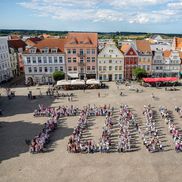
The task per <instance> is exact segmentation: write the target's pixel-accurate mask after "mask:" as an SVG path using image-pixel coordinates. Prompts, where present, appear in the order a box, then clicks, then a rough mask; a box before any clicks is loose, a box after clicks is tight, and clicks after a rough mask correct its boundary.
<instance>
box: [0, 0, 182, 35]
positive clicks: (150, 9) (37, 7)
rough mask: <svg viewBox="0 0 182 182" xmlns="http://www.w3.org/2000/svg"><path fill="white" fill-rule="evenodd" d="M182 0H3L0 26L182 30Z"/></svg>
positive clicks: (97, 30) (65, 28)
mask: <svg viewBox="0 0 182 182" xmlns="http://www.w3.org/2000/svg"><path fill="white" fill-rule="evenodd" d="M181 12H182V0H0V29H30V30H56V31H94V32H116V31H120V32H123V31H129V32H148V33H182V13H181Z"/></svg>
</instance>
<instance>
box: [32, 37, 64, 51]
mask: <svg viewBox="0 0 182 182" xmlns="http://www.w3.org/2000/svg"><path fill="white" fill-rule="evenodd" d="M65 41H66V39H56V38H49V39H44V40H41V41H40V42H38V43H37V44H35V45H34V46H33V47H35V48H37V49H38V51H40V49H43V48H46V47H47V48H49V49H53V48H58V52H64V44H65Z"/></svg>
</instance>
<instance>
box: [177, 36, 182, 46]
mask: <svg viewBox="0 0 182 182" xmlns="http://www.w3.org/2000/svg"><path fill="white" fill-rule="evenodd" d="M175 41H176V45H175V46H176V48H182V38H180V37H175Z"/></svg>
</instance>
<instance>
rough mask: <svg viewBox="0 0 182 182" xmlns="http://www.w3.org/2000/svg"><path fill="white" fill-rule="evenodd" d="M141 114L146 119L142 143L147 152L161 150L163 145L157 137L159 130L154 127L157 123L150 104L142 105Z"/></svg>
mask: <svg viewBox="0 0 182 182" xmlns="http://www.w3.org/2000/svg"><path fill="white" fill-rule="evenodd" d="M143 115H144V116H145V119H146V127H145V131H144V132H143V133H142V140H143V144H144V145H145V147H146V149H147V150H148V151H149V152H158V151H162V150H163V145H162V142H161V141H160V139H159V131H158V129H157V128H156V124H157V123H156V120H155V119H154V112H153V110H152V108H151V106H150V105H148V106H144V109H143Z"/></svg>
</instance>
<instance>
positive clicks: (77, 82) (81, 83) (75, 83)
mask: <svg viewBox="0 0 182 182" xmlns="http://www.w3.org/2000/svg"><path fill="white" fill-rule="evenodd" d="M71 85H85V82H84V80H71Z"/></svg>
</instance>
